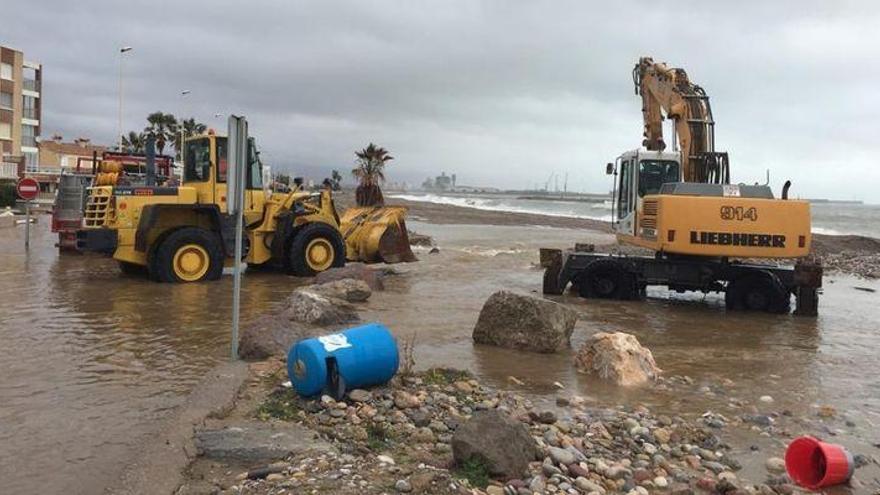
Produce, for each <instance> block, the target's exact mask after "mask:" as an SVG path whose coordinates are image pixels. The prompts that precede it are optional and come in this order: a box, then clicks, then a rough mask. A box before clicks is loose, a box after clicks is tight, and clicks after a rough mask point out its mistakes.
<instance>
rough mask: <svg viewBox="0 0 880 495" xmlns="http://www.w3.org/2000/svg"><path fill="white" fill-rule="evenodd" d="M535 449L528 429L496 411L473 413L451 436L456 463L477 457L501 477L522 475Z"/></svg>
mask: <svg viewBox="0 0 880 495" xmlns="http://www.w3.org/2000/svg"><path fill="white" fill-rule="evenodd" d="M536 452H537V445H536V444H535V440H534V439H533V438H532V436H531V435H530V434H529V430H528V428H527V427H526V426H525V425H524V424H523V423H521V422H519V421H517V420H515V419H513V418H511V417H510V416H508V415H507V414H504V413H502V412H499V411H497V410H487V411H477V412H475V413H474V415H473V416H471V418H470V419H469V420H467V421H465V422H463V423H462V424H461V425H460V426H459V427H458V429H457V430H456V431H455V434H454V435H453V436H452V456H453V459H454V461H455V463H456V464H459V465H461V464H462V463H464V462H465V461H467V460H469V459H474V458H475V459H480V460H481V461H483V462H484V463H485V465H486V467H487V468H488V470H489V472H490V473H491V474H492V475H493V476H496V477H499V478H502V479H512V478H518V477H520V476H522V474H523V473H524V472H525V471H526V469H527V468H528V465H529V462H530V461H533V460H534V459H535V454H536Z"/></svg>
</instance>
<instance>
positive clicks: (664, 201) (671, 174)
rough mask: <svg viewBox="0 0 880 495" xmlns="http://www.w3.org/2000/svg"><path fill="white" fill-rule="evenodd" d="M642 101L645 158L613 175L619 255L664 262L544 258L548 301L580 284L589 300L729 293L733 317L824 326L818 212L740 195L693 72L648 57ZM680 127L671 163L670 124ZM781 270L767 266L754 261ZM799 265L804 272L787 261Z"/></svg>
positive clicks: (639, 73)
mask: <svg viewBox="0 0 880 495" xmlns="http://www.w3.org/2000/svg"><path fill="white" fill-rule="evenodd" d="M633 81H634V83H635V90H636V94H637V95H639V96H641V99H642V116H643V119H644V141H643V142H642V146H643V148H640V149H637V150H633V151H628V152H626V153H624V154H622V155H621V156H619V157H618V158H617V160H616V162H615V163H609V164H608V165H607V167H606V172H607V173H608V174H613V175H614V178H615V181H614V192H613V198H612V201H613V202H612V214H611V216H612V221H611V222H612V223H611V227H612V230H613V231H614V233H615V234H616V235H617V239H618V242H619V243H622V244H628V245H632V246H639V247H642V248H645V249H648V250H651V251H653V253H654V255H653V256H626V255H618V254H599V253H593V252H588V251H587V250H583V249H581V250H578V249H575V250H571V251H566V252H562V251H559V250H555V251H554V250H544V251H543V252H542V265H543V266H544V267H545V268H546V269H547V270H546V272H545V275H544V292H545V293H548V294H561V293H562V292H563V290H564V289H565V287H566V286H567V285H568V284H569V283H570V284H572V286H573V287H574V289H575V290H576V291H577V292H578V293H579V294H580V295H581V296H583V297H596V298H613V299H637V298H640V297H642V296H643V295H644V293H645V288H646V286H648V285H662V286H666V287H668V288H670V289H672V290H675V291H679V292H684V291H700V292H710V291H716V292H723V293H724V294H725V302H726V306H727V308H728V309H730V310H740V309H747V310H758V311H768V312H777V313H787V312H788V311H789V309H790V305H791V296H792V295H794V296H795V298H796V302H797V311H796V312H797V313H800V314H807V315H815V314H816V310H817V304H818V299H817V294H818V288H819V287H821V284H822V270H821V267H820V266H816V265H813V264H810V263H808V262H806V261H805V260H804V258H806V257H807V256H808V255H809V253H810V241H811V234H810V205H809V203H808V202H807V201H798V200H792V199H789V198H788V188H789V186H790V185H791V183H790V182H787V183H786V184H785V186H784V187H783V190H782V198H781V199H777V198H775V197H774V196H773V192H772V191H771V190H770V187H768V186H762V185H745V184H731V183H730V167H729V164H728V156H727V153H724V152H717V151H715V127H714V126H715V122H714V119H713V117H712V110H711V107H710V105H709V97H708V96H707V95H706V93H705V91H704V90H703V89H702V88H701V87H700V86H697V85H696V84H693V83H692V82H691V81H690V80H689V78H688V76H687V73H686V72H685V71H684V69H680V68H670V67H668V66H667V65H666V64H662V63H655V62H654V61H653V60H652V59H651V58H649V57H643V58H641V59H640V60H639V63H638V64H636V66H635V69H634V70H633ZM664 114H665V117H666V118H669V119H671V120H672V124H673V126H672V129H673V134H674V135H677V140H676V138H675V137H674V138H673V140H672V141H673V143H676V142H677V144H679V149H678V150H672V151H666V150H665V148H666V143H665V142H664V140H663V125H662V123H663V119H664ZM761 258H763V259H769V260H774V261H773V262H771V263H761V262H756V261H752V260H757V259H761ZM783 259H793V260H796V261H797V263H796V264H795V265H794V266H791V265H780V264H779V263H777V261H779V260H783Z"/></svg>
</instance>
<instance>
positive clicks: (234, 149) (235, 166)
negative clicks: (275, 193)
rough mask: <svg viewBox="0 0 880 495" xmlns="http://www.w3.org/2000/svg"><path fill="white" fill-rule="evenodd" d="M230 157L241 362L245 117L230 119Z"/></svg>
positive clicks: (234, 317)
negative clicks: (240, 326) (240, 315)
mask: <svg viewBox="0 0 880 495" xmlns="http://www.w3.org/2000/svg"><path fill="white" fill-rule="evenodd" d="M227 156H229V158H231V160H229V159H228V160H227V161H228V163H229V167H230V168H229V172H232V173H230V174H228V177H227V182H226V185H227V188H230V186H231V189H232V190H231V191H230V190H227V196H228V198H229V201H227V208H229V207H230V206H231V207H232V209H233V211H232V213H233V214H234V215H235V260H234V261H235V265H234V266H233V269H232V343H231V348H232V359H233V360H238V323H239V313H240V307H241V255H242V233H243V232H242V231H243V230H244V189H245V187H246V185H245V180H246V179H247V166H248V135H247V120H245V118H244V117H236V116H232V115H230V116H229V136H228V137H227ZM227 211H228V210H227Z"/></svg>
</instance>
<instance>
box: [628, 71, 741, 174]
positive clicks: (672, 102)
mask: <svg viewBox="0 0 880 495" xmlns="http://www.w3.org/2000/svg"><path fill="white" fill-rule="evenodd" d="M633 83H634V84H635V91H636V94H637V95H640V96H641V97H642V116H643V118H644V124H645V129H644V134H643V135H644V138H645V139H644V141H643V142H642V144H643V146H645V148H647V149H649V150H652V151H663V150H664V149H665V148H666V142H665V141H664V140H663V114H664V113H665V115H666V117H668V118H670V119H672V120H673V124H674V127H673V128H674V130H675V134H676V135H677V136H678V143H679V150H680V151H681V168H682V175H683V177H684V180H685V182H703V183H715V184H727V183H729V182H730V167H729V164H728V160H727V153H719V152H716V151H715V132H714V129H715V122H714V120H713V119H712V107H711V106H710V105H709V97H708V96H707V95H706V92H705V91H704V90H703V88H701V87H700V86H698V85H696V84H693V83H692V82H691V81H690V80H689V79H688V76H687V73H686V72H685V71H684V69H679V68H671V67H668V66H667V65H666V64H664V63H657V62H654V60H653V59H652V58H650V57H642V58H641V59H639V63H638V64H636V66H635V68H634V69H633Z"/></svg>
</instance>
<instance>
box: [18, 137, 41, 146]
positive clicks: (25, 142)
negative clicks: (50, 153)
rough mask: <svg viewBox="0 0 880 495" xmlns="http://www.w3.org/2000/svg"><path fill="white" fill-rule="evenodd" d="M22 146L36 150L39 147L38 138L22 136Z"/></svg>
mask: <svg viewBox="0 0 880 495" xmlns="http://www.w3.org/2000/svg"><path fill="white" fill-rule="evenodd" d="M21 145H22V146H30V147H32V148H36V147H37V138H35V137H34V136H22V137H21Z"/></svg>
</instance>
